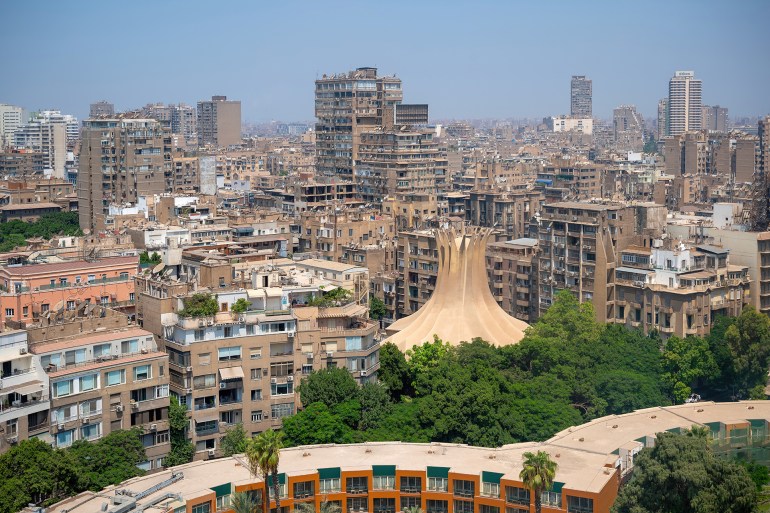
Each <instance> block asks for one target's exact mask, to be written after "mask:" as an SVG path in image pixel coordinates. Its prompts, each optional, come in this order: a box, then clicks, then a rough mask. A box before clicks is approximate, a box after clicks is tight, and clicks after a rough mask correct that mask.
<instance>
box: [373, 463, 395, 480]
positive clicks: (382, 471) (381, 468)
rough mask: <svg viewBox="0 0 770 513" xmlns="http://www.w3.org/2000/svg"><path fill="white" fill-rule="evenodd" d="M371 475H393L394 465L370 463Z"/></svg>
mask: <svg viewBox="0 0 770 513" xmlns="http://www.w3.org/2000/svg"><path fill="white" fill-rule="evenodd" d="M372 475H373V476H375V477H383V476H395V475H396V466H395V465H372Z"/></svg>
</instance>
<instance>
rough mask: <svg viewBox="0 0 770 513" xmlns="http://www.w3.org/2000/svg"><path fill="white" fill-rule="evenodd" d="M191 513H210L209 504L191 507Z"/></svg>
mask: <svg viewBox="0 0 770 513" xmlns="http://www.w3.org/2000/svg"><path fill="white" fill-rule="evenodd" d="M192 513H211V503H210V502H204V503H202V504H196V505H195V506H193V507H192Z"/></svg>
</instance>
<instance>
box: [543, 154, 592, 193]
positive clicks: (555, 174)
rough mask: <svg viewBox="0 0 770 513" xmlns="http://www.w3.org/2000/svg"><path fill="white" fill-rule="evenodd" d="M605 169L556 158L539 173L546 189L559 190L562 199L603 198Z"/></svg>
mask: <svg viewBox="0 0 770 513" xmlns="http://www.w3.org/2000/svg"><path fill="white" fill-rule="evenodd" d="M603 174H604V167H603V166H602V165H601V164H596V163H595V162H588V161H585V160H580V159H570V158H564V157H554V158H553V159H551V160H550V161H549V162H548V163H546V164H545V165H544V166H543V168H542V169H541V170H539V171H538V173H537V180H536V182H538V183H539V184H540V185H541V186H544V187H545V188H546V189H551V190H558V191H559V192H560V193H561V194H560V196H561V197H566V198H572V199H590V198H601V197H603V194H602V185H603V183H604V178H603Z"/></svg>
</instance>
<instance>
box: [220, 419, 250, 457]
mask: <svg viewBox="0 0 770 513" xmlns="http://www.w3.org/2000/svg"><path fill="white" fill-rule="evenodd" d="M247 440H248V435H247V434H246V430H245V429H243V424H241V423H240V422H239V423H238V424H236V425H234V426H233V427H231V428H229V429H228V430H227V431H225V435H224V436H223V437H222V439H221V440H220V442H219V447H220V448H221V449H222V454H223V455H224V456H232V455H233V454H242V453H244V452H246V442H247Z"/></svg>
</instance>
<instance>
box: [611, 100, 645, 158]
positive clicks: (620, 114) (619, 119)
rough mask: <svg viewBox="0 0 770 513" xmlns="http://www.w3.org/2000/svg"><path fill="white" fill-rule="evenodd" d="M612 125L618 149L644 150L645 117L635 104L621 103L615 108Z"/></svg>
mask: <svg viewBox="0 0 770 513" xmlns="http://www.w3.org/2000/svg"><path fill="white" fill-rule="evenodd" d="M612 127H613V136H614V142H615V149H616V150H617V151H642V148H644V119H643V118H642V115H641V114H640V113H638V112H637V111H636V107H635V106H634V105H621V106H620V107H617V108H615V109H613V111H612Z"/></svg>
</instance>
